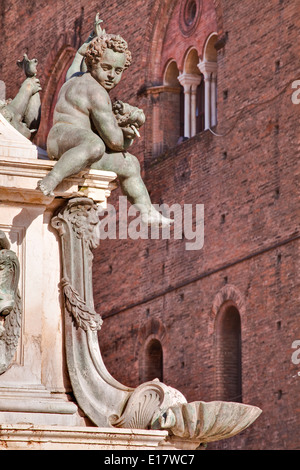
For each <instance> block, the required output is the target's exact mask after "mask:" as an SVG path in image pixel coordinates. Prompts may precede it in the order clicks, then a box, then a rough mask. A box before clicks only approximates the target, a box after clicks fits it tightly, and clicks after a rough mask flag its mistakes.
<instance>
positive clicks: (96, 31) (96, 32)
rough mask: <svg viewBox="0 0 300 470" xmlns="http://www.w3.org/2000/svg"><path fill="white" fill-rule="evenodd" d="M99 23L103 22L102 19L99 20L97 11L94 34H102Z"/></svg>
mask: <svg viewBox="0 0 300 470" xmlns="http://www.w3.org/2000/svg"><path fill="white" fill-rule="evenodd" d="M101 23H103V20H100V18H99V13H97V14H96V18H95V22H94V33H95V35H96V36H101V34H102V28H101Z"/></svg>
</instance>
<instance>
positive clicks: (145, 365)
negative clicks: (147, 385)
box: [140, 338, 163, 382]
mask: <svg viewBox="0 0 300 470" xmlns="http://www.w3.org/2000/svg"><path fill="white" fill-rule="evenodd" d="M154 379H159V380H160V381H161V382H162V381H163V350H162V346H161V343H160V341H159V340H158V339H156V338H152V339H150V341H149V342H148V343H146V345H145V349H144V352H143V357H142V363H141V367H140V381H141V382H148V381H150V380H154Z"/></svg>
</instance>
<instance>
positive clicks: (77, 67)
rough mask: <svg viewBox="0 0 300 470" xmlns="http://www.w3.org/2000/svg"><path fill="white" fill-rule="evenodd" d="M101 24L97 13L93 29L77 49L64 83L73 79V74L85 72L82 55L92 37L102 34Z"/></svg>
mask: <svg viewBox="0 0 300 470" xmlns="http://www.w3.org/2000/svg"><path fill="white" fill-rule="evenodd" d="M101 23H102V20H100V18H99V13H97V15H96V18H95V22H94V29H93V31H92V32H91V34H90V35H89V37H88V38H87V40H86V41H85V42H84V43H83V44H82V46H81V47H80V48H79V49H78V51H77V52H76V54H75V57H74V60H73V62H72V64H71V66H70V68H69V69H68V71H67V74H66V81H67V80H69V79H70V78H71V77H73V75H74V74H78V73H80V72H86V70H87V69H86V65H85V62H84V54H85V52H86V50H87V47H88V45H89V43H90V42H91V41H92V39H94V37H96V36H99V35H100V34H101V32H102V30H101V27H100V24H101Z"/></svg>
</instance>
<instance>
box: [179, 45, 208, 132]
mask: <svg viewBox="0 0 300 470" xmlns="http://www.w3.org/2000/svg"><path fill="white" fill-rule="evenodd" d="M198 63H199V55H198V52H197V50H196V49H195V48H191V49H190V50H189V51H188V52H187V54H186V57H185V60H184V66H183V72H182V73H181V74H180V75H179V77H178V80H179V82H180V83H181V85H182V86H183V90H184V137H188V138H189V137H193V136H194V135H196V134H197V132H201V130H203V128H202V120H201V119H198V120H197V117H198V116H199V117H200V116H202V115H203V84H202V82H203V76H202V74H201V73H200V71H199V68H198Z"/></svg>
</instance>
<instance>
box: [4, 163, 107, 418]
mask: <svg viewBox="0 0 300 470" xmlns="http://www.w3.org/2000/svg"><path fill="white" fill-rule="evenodd" d="M52 165H53V162H50V161H47V160H38V159H36V158H32V157H29V158H28V157H27V158H22V157H21V156H18V157H13V156H2V157H1V159H0V201H1V202H0V229H1V230H3V231H4V232H5V233H6V235H7V238H8V240H9V241H10V243H11V249H12V250H13V251H14V252H15V253H16V254H17V256H18V259H19V262H20V270H21V273H20V282H19V292H20V296H21V302H22V326H21V335H20V339H19V345H18V349H17V351H16V354H15V358H14V360H13V362H12V364H11V366H10V367H9V369H8V370H7V371H6V372H5V373H3V374H2V375H0V424H10V425H11V424H15V423H30V424H36V425H64V426H65V425H66V426H68V425H72V426H74V425H83V424H85V418H84V417H82V416H81V415H80V411H79V410H78V407H77V406H76V404H75V403H74V402H72V401H70V400H69V392H71V387H70V384H69V380H68V374H67V371H66V366H65V361H64V341H63V324H62V313H61V311H62V310H61V300H60V291H59V282H60V276H61V273H60V258H59V256H60V255H59V241H58V236H57V234H56V233H55V231H54V230H53V229H52V228H51V226H50V224H49V222H50V220H51V218H52V216H53V213H54V211H56V210H57V209H58V208H59V207H60V205H62V204H64V202H65V198H66V197H72V196H76V195H82V194H84V195H89V196H90V195H92V197H93V198H94V200H95V201H96V202H97V203H99V204H105V203H106V198H107V197H108V196H109V194H110V191H111V189H112V187H113V184H112V181H113V180H114V179H115V174H113V173H111V174H110V173H104V172H100V171H91V172H87V173H86V174H85V173H82V174H80V175H79V176H78V177H76V178H73V179H70V180H67V181H65V182H64V183H63V185H61V186H60V187H59V188H58V190H57V191H56V194H55V196H56V197H55V198H51V197H45V196H43V195H42V193H40V192H39V191H38V190H36V187H37V181H38V180H39V179H41V178H42V177H43V176H45V175H46V173H47V172H48V171H49V170H50V169H51V167H52ZM60 196H63V197H60Z"/></svg>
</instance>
